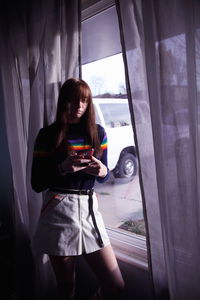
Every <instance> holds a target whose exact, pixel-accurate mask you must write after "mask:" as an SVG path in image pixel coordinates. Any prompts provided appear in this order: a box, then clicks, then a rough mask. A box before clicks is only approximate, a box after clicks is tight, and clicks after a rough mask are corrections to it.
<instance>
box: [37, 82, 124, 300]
mask: <svg viewBox="0 0 200 300" xmlns="http://www.w3.org/2000/svg"><path fill="white" fill-rule="evenodd" d="M92 149H94V154H93V155H92ZM83 150H84V152H85V153H83ZM87 152H90V153H87ZM108 176H109V170H108V167H107V138H106V133H105V130H104V128H103V127H101V126H100V125H97V124H96V123H95V113H94V106H93V103H92V95H91V91H90V88H89V86H88V85H87V83H86V82H84V81H83V80H79V79H73V78H72V79H68V80H67V81H66V82H65V83H64V84H63V86H62V87H61V90H60V94H59V98H58V106H57V115H56V121H55V123H53V124H52V125H50V126H48V127H46V128H42V129H41V130H40V131H39V134H38V136H37V139H36V142H35V149H34V157H33V164H32V179H31V183H32V187H33V189H34V190H35V191H36V192H41V191H44V190H47V191H46V195H45V200H44V203H43V207H42V211H41V216H40V219H39V222H38V227H37V230H36V233H35V236H34V239H33V247H34V248H35V249H37V250H38V251H40V252H42V253H47V254H48V255H49V258H50V261H51V264H52V266H53V269H54V272H55V276H56V279H57V285H58V293H59V295H60V296H61V297H63V298H62V299H75V298H74V283H75V261H76V256H78V255H84V257H85V258H86V260H87V262H88V264H89V265H90V266H91V268H92V269H93V270H94V272H95V273H96V276H97V278H98V279H99V282H100V285H101V288H100V289H99V290H98V291H97V292H96V294H95V295H94V296H93V298H92V299H117V296H118V295H119V292H120V291H121V290H122V289H123V286H124V282H123V279H122V276H121V272H120V270H119V267H118V264H117V261H116V258H115V255H114V253H113V250H112V247H111V245H110V241H109V238H108V235H107V233H106V230H105V226H104V223H103V220H102V216H101V214H100V213H99V211H98V204H97V198H96V195H95V193H94V191H93V186H94V182H95V179H96V180H97V181H98V182H104V181H105V180H106V179H107V178H108Z"/></svg>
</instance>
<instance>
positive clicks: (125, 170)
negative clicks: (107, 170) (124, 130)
mask: <svg viewBox="0 0 200 300" xmlns="http://www.w3.org/2000/svg"><path fill="white" fill-rule="evenodd" d="M136 173H137V159H136V157H135V156H134V155H133V154H132V153H125V154H124V155H123V156H122V157H121V158H120V159H119V162H118V164H117V168H116V170H115V172H114V176H115V177H120V178H131V177H133V176H135V175H136Z"/></svg>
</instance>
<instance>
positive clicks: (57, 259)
mask: <svg viewBox="0 0 200 300" xmlns="http://www.w3.org/2000/svg"><path fill="white" fill-rule="evenodd" d="M49 258H50V261H51V265H52V267H53V270H54V273H55V276H56V279H57V281H58V282H73V281H74V277H75V264H76V257H73V256H52V255H50V256H49Z"/></svg>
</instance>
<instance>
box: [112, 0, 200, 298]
mask: <svg viewBox="0 0 200 300" xmlns="http://www.w3.org/2000/svg"><path fill="white" fill-rule="evenodd" d="M116 5H117V9H118V17H119V24H120V30H121V41H122V46H123V52H124V53H123V54H124V61H125V65H126V72H127V85H128V87H129V103H130V109H131V111H132V112H133V113H132V118H133V126H134V129H135V135H136V139H137V145H138V152H139V160H140V174H141V183H142V187H143V196H144V197H143V198H144V207H145V212H146V213H145V217H146V224H147V227H148V236H147V243H148V249H149V263H150V264H149V266H150V270H151V273H152V278H153V284H154V288H155V289H154V290H155V295H156V298H157V299H165V298H167V297H170V299H173V300H188V299H190V300H198V299H199V298H200V285H199V278H200V254H199V252H200V251H199V249H200V239H199V236H200V224H199V223H200V217H199V214H200V207H199V196H200V158H199V156H200V154H199V153H200V85H199V74H200V18H199V16H200V2H199V1H197V0H191V1H188V0H168V1H162V0H148V1H146V0H117V1H116Z"/></svg>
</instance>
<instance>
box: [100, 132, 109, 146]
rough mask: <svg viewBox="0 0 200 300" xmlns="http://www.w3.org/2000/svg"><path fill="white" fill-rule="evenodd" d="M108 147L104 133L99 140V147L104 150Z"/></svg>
mask: <svg viewBox="0 0 200 300" xmlns="http://www.w3.org/2000/svg"><path fill="white" fill-rule="evenodd" d="M107 148H108V141H107V136H106V135H105V136H104V138H103V141H102V142H101V149H102V150H106V149H107Z"/></svg>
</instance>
